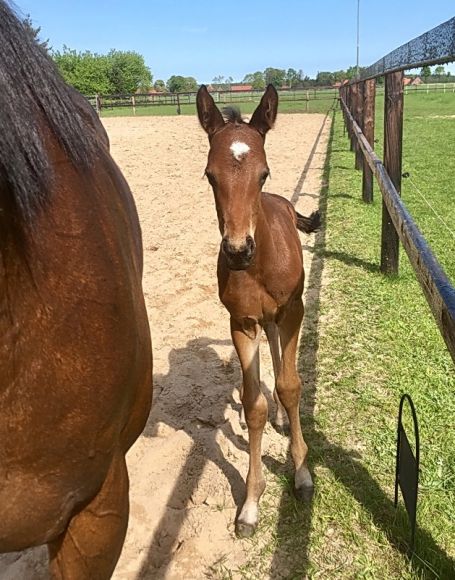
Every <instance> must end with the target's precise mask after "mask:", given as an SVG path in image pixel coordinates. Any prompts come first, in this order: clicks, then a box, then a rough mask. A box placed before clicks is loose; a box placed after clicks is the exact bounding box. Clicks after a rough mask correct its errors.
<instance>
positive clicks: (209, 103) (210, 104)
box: [196, 85, 224, 139]
mask: <svg viewBox="0 0 455 580" xmlns="http://www.w3.org/2000/svg"><path fill="white" fill-rule="evenodd" d="M196 107H197V114H198V117H199V122H200V123H201V125H202V128H203V129H204V131H205V132H206V133H207V135H208V136H209V139H211V138H212V137H213V135H214V134H215V133H216V132H217V131H218V129H221V127H223V126H224V119H223V115H222V114H221V113H220V111H219V109H218V107H217V106H216V105H215V101H214V100H213V98H212V95H210V93H209V92H208V90H207V87H206V86H205V85H201V87H200V88H199V90H198V92H197V97H196Z"/></svg>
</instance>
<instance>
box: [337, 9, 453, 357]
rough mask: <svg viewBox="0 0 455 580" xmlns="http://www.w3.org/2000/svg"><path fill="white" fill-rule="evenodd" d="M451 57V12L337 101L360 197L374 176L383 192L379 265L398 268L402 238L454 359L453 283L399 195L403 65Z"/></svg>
mask: <svg viewBox="0 0 455 580" xmlns="http://www.w3.org/2000/svg"><path fill="white" fill-rule="evenodd" d="M454 60H455V17H454V18H452V19H451V20H448V21H447V22H445V23H443V24H441V25H440V26H437V27H436V28H433V29H432V30H430V31H428V32H426V33H425V34H422V35H421V36H419V37H418V38H415V39H414V40H411V41H410V42H408V43H407V44H404V45H403V46H401V47H399V48H397V49H396V50H394V51H392V52H391V53H390V54H388V55H386V56H385V57H383V58H382V59H380V60H379V61H378V62H376V63H375V64H373V65H372V66H371V67H369V68H367V69H366V71H365V72H364V74H363V75H362V77H361V78H360V79H358V80H355V81H353V82H351V83H350V84H349V85H345V86H343V87H341V88H340V102H341V107H342V111H343V114H344V119H345V123H346V127H347V130H348V133H349V136H350V139H351V149H353V150H354V151H355V166H356V168H357V169H362V170H363V182H362V197H363V200H364V201H365V202H366V203H368V202H371V201H372V200H373V176H375V177H376V179H377V182H378V185H379V188H380V190H381V193H382V198H383V204H382V239H381V271H382V272H384V273H386V274H396V273H398V255H399V252H398V248H399V240H401V242H402V244H403V247H404V249H405V250H406V252H407V254H408V256H409V260H410V262H411V264H412V266H413V268H414V270H415V273H416V276H417V279H418V281H419V282H420V285H421V287H422V290H423V292H424V294H425V296H426V299H427V301H428V304H429V306H430V308H431V311H432V313H433V315H434V317H435V319H436V322H437V324H438V326H439V329H440V331H441V334H442V336H443V338H444V340H445V342H446V345H447V348H448V349H449V352H450V354H451V356H452V358H453V360H454V361H455V288H454V286H453V285H452V284H451V283H450V281H449V280H448V278H447V276H446V274H445V273H444V271H443V269H442V268H441V266H440V265H439V263H438V261H437V260H436V258H435V256H434V255H433V253H432V251H431V249H430V247H429V246H428V244H427V242H426V241H425V239H424V237H423V236H422V234H421V233H420V231H419V229H418V227H417V226H416V224H415V223H414V221H413V219H412V217H411V216H410V214H409V212H408V211H407V209H406V207H405V205H404V203H403V202H402V200H401V198H400V190H401V176H402V168H401V161H402V136H403V92H404V86H403V78H404V72H403V71H404V70H406V69H411V68H417V67H422V66H426V65H434V64H444V63H447V62H451V61H454ZM382 76H384V77H385V85H384V91H385V94H384V163H382V161H381V160H380V159H379V158H378V157H377V155H376V154H375V152H374V151H373V144H374V119H375V115H374V107H375V92H376V80H377V79H378V78H379V77H382Z"/></svg>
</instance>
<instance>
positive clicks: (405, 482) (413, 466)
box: [395, 394, 420, 554]
mask: <svg viewBox="0 0 455 580" xmlns="http://www.w3.org/2000/svg"><path fill="white" fill-rule="evenodd" d="M405 400H407V401H408V403H409V406H410V408H411V412H412V419H413V422H414V436H415V456H414V453H413V452H412V449H411V446H410V444H409V439H408V437H407V435H406V431H405V430H404V426H403V423H402V415H403V404H404V401H405ZM419 455H420V443H419V427H418V425H417V415H416V411H415V407H414V403H413V402H412V399H411V397H410V396H409V395H407V394H405V395H403V396H402V397H401V400H400V409H399V412H398V433H397V464H396V475H395V507H397V505H398V486H399V487H400V489H401V493H402V495H403V499H404V504H405V506H406V511H407V512H408V516H409V520H410V523H411V542H410V545H409V553H410V554H412V552H413V551H414V541H415V529H416V515H417V495H418V487H419Z"/></svg>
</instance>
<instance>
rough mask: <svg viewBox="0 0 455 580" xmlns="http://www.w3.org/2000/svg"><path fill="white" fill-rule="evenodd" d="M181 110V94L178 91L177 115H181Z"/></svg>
mask: <svg viewBox="0 0 455 580" xmlns="http://www.w3.org/2000/svg"><path fill="white" fill-rule="evenodd" d="M181 112H182V110H181V108H180V95H179V94H178V93H177V115H180V113H181Z"/></svg>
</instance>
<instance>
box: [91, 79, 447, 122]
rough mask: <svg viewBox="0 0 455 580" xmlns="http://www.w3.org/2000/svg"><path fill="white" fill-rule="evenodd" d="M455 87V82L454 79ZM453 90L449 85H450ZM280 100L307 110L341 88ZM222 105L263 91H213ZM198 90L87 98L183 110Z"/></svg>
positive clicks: (104, 104) (96, 103) (102, 106)
mask: <svg viewBox="0 0 455 580" xmlns="http://www.w3.org/2000/svg"><path fill="white" fill-rule="evenodd" d="M452 84H453V85H454V86H453V90H454V91H455V84H454V83H452ZM449 90H450V89H449ZM278 93H279V98H280V102H288V103H293V102H295V103H299V108H301V109H302V110H303V111H306V112H308V111H309V108H310V103H311V101H318V100H335V99H337V98H338V89H337V88H334V87H317V88H308V89H279V90H278ZM210 94H211V95H212V97H213V99H214V101H215V102H216V103H217V104H219V105H226V106H227V105H236V104H240V103H247V102H253V103H259V101H260V100H261V97H262V95H263V94H264V91H263V90H262V89H260V90H249V91H230V90H214V91H211V93H210ZM196 95H197V92H183V93H164V92H163V93H135V94H124V95H89V96H87V97H86V98H87V100H88V101H89V102H90V103H91V104H92V106H93V107H94V108H95V109H96V111H97V112H98V114H101V113H102V112H103V111H109V110H110V111H113V110H115V109H119V108H129V109H131V112H132V114H133V115H135V114H136V109H138V108H144V107H173V108H174V109H176V111H177V113H178V114H180V113H181V109H182V106H184V105H195V104H196Z"/></svg>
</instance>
